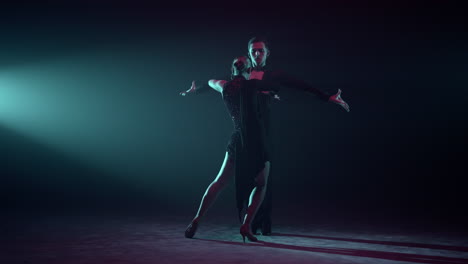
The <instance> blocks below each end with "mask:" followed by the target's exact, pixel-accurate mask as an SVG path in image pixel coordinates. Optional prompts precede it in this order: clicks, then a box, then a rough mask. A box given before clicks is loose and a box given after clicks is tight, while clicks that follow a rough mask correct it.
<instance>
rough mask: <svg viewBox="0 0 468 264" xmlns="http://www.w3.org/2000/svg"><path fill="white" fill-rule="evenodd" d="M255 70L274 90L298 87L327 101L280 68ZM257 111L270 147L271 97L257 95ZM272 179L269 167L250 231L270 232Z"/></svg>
mask: <svg viewBox="0 0 468 264" xmlns="http://www.w3.org/2000/svg"><path fill="white" fill-rule="evenodd" d="M255 71H263V72H264V74H263V78H262V81H263V83H264V84H265V85H271V84H272V83H274V84H275V87H276V88H275V91H278V90H279V89H278V88H277V87H278V85H279V86H281V87H287V88H292V89H299V90H302V91H305V92H309V93H312V94H314V95H316V96H317V97H318V99H320V100H321V101H324V102H326V101H328V100H329V98H330V95H329V94H328V93H326V92H324V91H322V90H319V89H317V88H315V87H313V86H311V85H309V84H307V83H306V82H304V81H302V80H299V79H296V78H294V77H293V76H292V75H290V74H288V73H286V72H284V71H282V70H274V71H272V70H269V69H268V68H267V67H263V68H257V69H255ZM258 99H259V100H258V109H259V110H258V111H259V113H260V116H261V118H260V120H261V122H263V127H264V130H265V142H266V146H267V148H271V145H272V144H271V143H272V142H271V137H270V133H269V132H270V109H271V97H261V96H260V97H258ZM273 179H274V170H272V169H271V168H270V174H269V176H268V182H267V189H266V193H265V198H264V200H263V203H262V204H261V206H260V208H259V209H258V211H257V214H256V215H255V218H254V220H253V221H252V226H251V227H252V232H253V233H257V230H258V229H261V230H262V233H263V234H270V233H271V226H272V219H271V212H272V203H273V202H272V199H273V198H272V197H273V195H272V188H271V186H272V181H273Z"/></svg>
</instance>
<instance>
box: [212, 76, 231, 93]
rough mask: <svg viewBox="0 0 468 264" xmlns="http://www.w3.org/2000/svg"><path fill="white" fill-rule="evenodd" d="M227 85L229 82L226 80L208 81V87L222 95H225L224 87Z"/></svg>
mask: <svg viewBox="0 0 468 264" xmlns="http://www.w3.org/2000/svg"><path fill="white" fill-rule="evenodd" d="M226 83H227V81H224V80H214V79H212V80H209V81H208V85H209V86H210V87H211V88H213V89H215V90H216V91H218V92H220V93H223V88H224V85H225V84H226Z"/></svg>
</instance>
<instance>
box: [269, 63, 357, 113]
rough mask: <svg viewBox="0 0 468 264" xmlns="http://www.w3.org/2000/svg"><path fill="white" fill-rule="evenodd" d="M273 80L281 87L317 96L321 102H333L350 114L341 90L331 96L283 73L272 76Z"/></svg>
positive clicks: (275, 73) (278, 72)
mask: <svg viewBox="0 0 468 264" xmlns="http://www.w3.org/2000/svg"><path fill="white" fill-rule="evenodd" d="M272 79H273V80H274V81H276V82H278V83H280V84H281V86H286V87H290V88H294V89H298V90H302V91H305V92H309V93H312V94H315V95H316V96H317V97H318V98H319V99H320V100H322V101H325V102H332V103H335V104H338V105H340V106H341V107H343V108H344V109H345V110H346V111H347V112H349V105H348V104H347V103H346V102H345V101H344V100H343V99H342V98H341V90H338V93H336V94H334V95H330V94H328V93H326V92H324V91H322V90H320V89H318V88H316V87H314V86H312V85H310V84H308V83H306V82H305V81H303V80H299V79H296V78H294V77H292V76H291V75H289V74H287V73H285V72H283V71H277V72H274V73H273V74H272Z"/></svg>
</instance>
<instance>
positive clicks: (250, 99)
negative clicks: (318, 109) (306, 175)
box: [223, 76, 277, 222]
mask: <svg viewBox="0 0 468 264" xmlns="http://www.w3.org/2000/svg"><path fill="white" fill-rule="evenodd" d="M276 87H277V86H276V85H274V84H272V83H270V82H266V81H260V80H246V79H245V78H243V77H241V76H238V77H236V78H234V79H233V80H232V81H229V82H227V83H226V84H225V86H224V89H223V99H224V102H225V104H226V107H227V109H228V112H229V114H230V116H231V118H232V121H233V123H234V132H233V133H232V135H231V140H230V141H229V144H228V146H227V151H228V153H229V155H230V156H231V157H234V158H235V164H236V176H235V178H236V200H237V208H238V212H239V220H240V221H241V222H242V219H243V216H244V214H245V210H246V209H247V205H248V201H249V195H250V193H251V192H252V189H253V188H254V187H255V186H256V183H255V177H256V176H257V175H258V173H259V172H261V171H262V170H263V168H264V166H265V162H266V161H269V160H270V157H269V150H268V146H269V145H270V144H269V136H268V134H267V132H268V123H269V120H268V115H265V113H263V112H264V109H265V107H264V105H263V104H265V103H266V101H269V100H270V98H271V96H270V95H267V94H264V93H261V91H276V90H277V89H276Z"/></svg>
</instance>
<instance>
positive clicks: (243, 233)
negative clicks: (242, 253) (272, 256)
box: [240, 224, 258, 243]
mask: <svg viewBox="0 0 468 264" xmlns="http://www.w3.org/2000/svg"><path fill="white" fill-rule="evenodd" d="M240 234H241V236H242V240H243V241H244V243H245V237H247V239H249V241H250V242H257V241H258V239H257V238H256V237H255V236H254V235H253V234H252V232H251V231H250V226H249V225H247V224H243V225H242V226H241V228H240Z"/></svg>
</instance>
